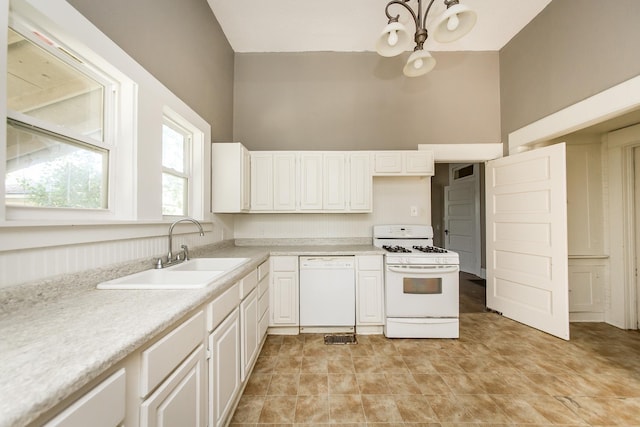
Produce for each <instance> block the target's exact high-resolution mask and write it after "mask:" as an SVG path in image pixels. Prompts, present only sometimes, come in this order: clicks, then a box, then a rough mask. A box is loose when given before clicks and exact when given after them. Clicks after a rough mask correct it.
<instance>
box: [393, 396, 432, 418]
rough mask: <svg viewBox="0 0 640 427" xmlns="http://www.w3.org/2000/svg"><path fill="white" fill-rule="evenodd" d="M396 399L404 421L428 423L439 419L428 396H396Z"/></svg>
mask: <svg viewBox="0 0 640 427" xmlns="http://www.w3.org/2000/svg"><path fill="white" fill-rule="evenodd" d="M395 400H396V406H397V407H398V411H399V412H400V415H401V416H402V419H403V421H404V422H407V423H427V422H435V421H438V417H437V416H436V413H435V412H434V411H433V409H431V406H430V405H429V401H428V398H427V397H426V396H417V395H405V396H395Z"/></svg>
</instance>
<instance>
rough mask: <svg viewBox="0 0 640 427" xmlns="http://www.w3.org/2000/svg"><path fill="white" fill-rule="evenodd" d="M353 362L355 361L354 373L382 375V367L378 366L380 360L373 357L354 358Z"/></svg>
mask: <svg viewBox="0 0 640 427" xmlns="http://www.w3.org/2000/svg"><path fill="white" fill-rule="evenodd" d="M351 360H352V361H353V369H354V372H356V373H358V374H365V373H370V374H378V373H381V369H380V366H379V365H378V359H377V358H375V357H373V356H357V357H356V356H354V357H352V358H351Z"/></svg>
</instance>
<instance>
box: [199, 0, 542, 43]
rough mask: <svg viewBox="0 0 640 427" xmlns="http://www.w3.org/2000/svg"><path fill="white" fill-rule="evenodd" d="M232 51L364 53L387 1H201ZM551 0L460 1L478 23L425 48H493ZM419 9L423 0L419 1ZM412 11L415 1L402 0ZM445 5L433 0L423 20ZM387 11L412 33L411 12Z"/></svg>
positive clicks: (384, 19) (380, 23)
mask: <svg viewBox="0 0 640 427" xmlns="http://www.w3.org/2000/svg"><path fill="white" fill-rule="evenodd" d="M207 1H208V2H209V5H210V6H211V9H212V10H213V12H214V14H215V15H216V18H217V19H218V21H219V22H220V25H221V26H222V29H223V31H224V33H225V34H226V36H227V38H228V40H229V43H230V44H231V47H232V48H233V50H234V51H235V52H313V51H335V52H368V51H374V50H375V41H376V39H377V37H378V36H379V34H380V33H381V31H382V28H383V27H384V26H385V25H386V24H387V17H386V15H385V5H386V4H387V3H388V0H207ZM550 2H551V0H461V1H460V3H461V4H464V5H466V6H469V7H471V8H472V9H474V10H475V11H476V12H477V14H478V21H477V23H476V26H475V27H474V29H473V30H472V31H471V33H469V34H468V35H467V36H465V37H463V38H462V39H460V40H458V41H456V42H453V43H448V44H440V43H437V42H435V41H434V40H433V39H432V38H429V39H428V40H427V43H426V44H425V48H426V49H427V50H430V51H498V50H500V49H501V48H502V47H503V46H504V45H505V44H506V43H508V42H509V40H511V39H512V38H513V37H514V36H515V35H516V34H517V33H518V32H519V31H520V30H521V29H522V28H523V27H524V26H526V25H527V24H528V23H529V22H530V21H531V20H532V19H533V18H535V16H536V15H538V13H540V11H542V10H543V9H544V8H545V7H546V6H547V5H548V4H549V3H550ZM423 3H424V5H423V9H426V6H427V4H428V2H427V1H426V0H424V1H423ZM408 4H409V5H411V6H412V7H413V9H414V10H416V9H417V0H408ZM445 9H446V7H445V5H444V2H443V0H436V1H434V3H433V6H432V8H431V11H430V13H429V15H428V19H427V29H428V28H429V23H430V22H432V21H433V19H434V18H435V17H437V16H438V15H440V13H442V12H443V11H444V10H445ZM389 11H390V13H391V14H393V15H395V14H399V15H400V22H402V23H404V24H405V25H407V27H408V28H409V31H410V32H413V30H414V29H413V24H411V15H410V14H409V13H408V12H406V11H405V10H404V9H403V8H402V6H398V5H395V6H392V7H391V8H390V9H389Z"/></svg>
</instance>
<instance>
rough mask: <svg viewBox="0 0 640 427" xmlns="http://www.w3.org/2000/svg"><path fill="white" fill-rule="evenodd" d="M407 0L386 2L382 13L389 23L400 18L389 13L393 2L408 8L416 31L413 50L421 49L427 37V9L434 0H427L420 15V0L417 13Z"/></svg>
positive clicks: (428, 9) (453, 0) (419, 0)
mask: <svg viewBox="0 0 640 427" xmlns="http://www.w3.org/2000/svg"><path fill="white" fill-rule="evenodd" d="M409 1H411V0H391V1H390V2H389V3H387V6H386V7H385V9H384V13H385V14H386V15H387V18H388V19H389V23H391V22H398V19H400V15H396V16H393V15H391V14H390V13H389V7H391V6H392V5H394V4H397V5H400V6H402V7H404V8H405V9H406V10H408V11H409V13H410V14H411V17H412V18H413V23H414V24H415V26H416V33H415V42H416V47H415V49H414V50H421V49H422V48H423V45H424V42H425V41H427V37H429V35H428V33H427V26H426V22H427V15H429V11H430V10H431V6H432V5H433V2H434V1H435V0H431V1H430V2H429V5H428V6H427V10H426V12H425V14H424V16H423V15H422V0H418V13H417V14H416V13H415V12H414V11H413V9H412V8H411V7H410V6H408V5H407V3H408V2H409ZM451 2H452V3H453V2H455V3H458V0H451ZM445 4H447V0H445ZM447 7H448V5H447Z"/></svg>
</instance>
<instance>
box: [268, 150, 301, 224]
mask: <svg viewBox="0 0 640 427" xmlns="http://www.w3.org/2000/svg"><path fill="white" fill-rule="evenodd" d="M295 209H296V156H295V154H293V153H282V154H274V155H273V210H276V211H293V210H295Z"/></svg>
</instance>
